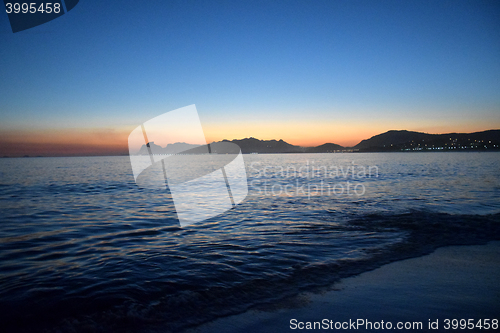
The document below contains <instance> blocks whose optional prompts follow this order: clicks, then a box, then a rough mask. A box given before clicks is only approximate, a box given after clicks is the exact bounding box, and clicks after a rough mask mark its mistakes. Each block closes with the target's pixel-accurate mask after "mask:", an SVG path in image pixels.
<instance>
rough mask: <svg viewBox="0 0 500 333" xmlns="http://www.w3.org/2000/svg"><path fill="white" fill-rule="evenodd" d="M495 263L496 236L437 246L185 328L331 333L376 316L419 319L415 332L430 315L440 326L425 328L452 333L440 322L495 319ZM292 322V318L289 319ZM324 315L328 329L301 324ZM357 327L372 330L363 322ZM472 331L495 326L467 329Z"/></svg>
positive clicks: (499, 302)
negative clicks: (319, 290)
mask: <svg viewBox="0 0 500 333" xmlns="http://www.w3.org/2000/svg"><path fill="white" fill-rule="evenodd" d="M499 262H500V241H491V242H489V243H488V244H487V245H458V246H447V247H441V248H438V249H437V250H435V251H434V252H433V253H431V254H428V255H424V256H421V257H417V258H411V259H404V260H401V261H396V262H392V263H389V264H386V265H384V266H382V267H379V268H376V269H374V270H372V271H368V272H365V273H362V274H360V275H357V276H353V277H349V278H345V279H342V280H341V281H340V282H338V283H335V284H333V285H332V286H331V287H330V289H329V290H327V291H324V292H322V293H312V292H305V293H301V294H299V295H298V296H296V297H294V298H292V299H287V300H284V301H281V302H279V303H275V304H269V305H267V306H262V307H259V308H256V309H251V310H249V311H246V312H244V313H242V314H238V315H233V316H229V317H223V318H219V319H216V320H214V321H212V322H208V323H205V324H202V325H200V326H197V327H194V328H191V329H189V330H187V332H190V333H210V332H272V333H275V332H283V331H292V332H294V331H311V330H313V331H322V330H325V331H332V330H335V329H334V326H332V325H334V323H337V322H339V323H343V322H349V320H351V321H356V320H358V319H361V320H364V321H365V324H366V322H371V323H372V324H373V323H380V322H381V321H382V320H383V321H384V323H386V324H387V322H391V325H392V324H393V325H396V323H398V322H402V323H406V322H412V323H413V322H421V323H422V329H418V330H420V331H427V330H429V328H428V326H429V320H430V321H431V322H432V323H435V322H436V320H437V327H438V329H432V330H431V331H433V332H441V331H450V329H445V325H446V323H445V319H450V320H451V319H458V320H460V319H466V320H468V319H473V322H474V323H475V324H477V323H478V321H479V319H482V320H484V319H490V321H491V319H500V285H498V283H497V281H499V280H500V265H498V263H499ZM291 319H296V321H294V322H293V323H291ZM324 319H327V320H328V322H329V323H330V324H329V325H330V327H328V328H327V329H321V326H320V325H319V324H318V325H317V327H316V328H317V329H306V327H307V323H308V322H309V323H311V324H310V325H314V322H320V323H322V321H323V320H324ZM299 323H303V324H302V325H304V329H300V328H299V326H301V325H300V324H299ZM450 324H451V323H449V324H448V325H450ZM375 325H376V324H375ZM291 327H292V328H293V327H295V329H292V328H291ZM325 327H327V325H324V326H323V328H325ZM393 329H395V327H393ZM357 330H358V331H372V330H373V331H375V329H374V328H372V329H369V327H368V329H367V327H366V326H361V327H359V328H358V329H357ZM414 330H417V329H414ZM475 330H480V331H486V332H488V331H494V330H493V329H488V330H485V329H476V328H475V329H467V331H469V332H472V331H475ZM403 331H405V329H403ZM406 331H412V330H411V329H406Z"/></svg>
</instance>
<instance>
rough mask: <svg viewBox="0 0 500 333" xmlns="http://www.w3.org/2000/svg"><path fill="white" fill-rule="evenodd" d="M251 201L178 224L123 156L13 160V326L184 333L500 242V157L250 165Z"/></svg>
mask: <svg viewBox="0 0 500 333" xmlns="http://www.w3.org/2000/svg"><path fill="white" fill-rule="evenodd" d="M244 160H245V166H246V170H247V177H248V186H249V193H248V196H247V198H246V199H245V200H244V201H243V202H242V203H241V204H239V205H236V206H235V207H234V208H232V209H230V210H228V211H227V212H225V213H223V214H222V215H219V216H216V217H213V218H210V219H208V220H205V221H203V222H199V223H195V224H192V225H189V226H186V227H180V225H179V223H178V220H177V215H176V212H175V208H174V204H173V201H172V199H171V197H170V196H169V194H168V193H167V191H165V190H163V189H142V188H139V187H138V186H137V185H136V184H135V182H134V177H133V175H132V171H131V166H130V160H129V158H128V157H127V156H120V157H117V156H115V157H39V158H3V159H0V322H1V323H2V326H3V329H5V330H6V331H21V332H41V331H44V332H45V331H48V332H59V331H64V332H72V331H90V332H110V331H127V332H168V331H171V332H179V331H182V330H183V329H186V328H188V327H193V326H196V325H199V324H202V323H204V322H207V321H210V320H213V319H215V318H218V317H222V316H227V315H230V314H236V313H241V312H243V311H245V310H248V309H250V308H253V307H256V306H259V305H265V304H268V303H271V302H274V301H277V300H281V299H283V298H285V297H288V296H293V295H296V294H297V293H299V292H302V291H315V290H321V288H324V287H327V286H329V285H331V284H332V283H334V282H336V281H339V280H340V279H342V278H345V277H348V276H352V275H356V274H359V273H362V272H365V271H368V270H372V269H374V268H376V267H379V266H381V265H383V264H385V263H389V262H392V261H395V260H400V259H404V258H411V257H416V256H420V255H423V254H426V253H430V252H432V251H433V250H434V249H436V248H438V247H440V246H446V245H458V244H484V243H486V242H487V241H489V240H499V239H500V172H499V165H500V153H494V152H492V153H489V152H467V153H460V152H445V153H443V152H428V153H427V152H419V153H346V154H260V155H259V154H251V155H244Z"/></svg>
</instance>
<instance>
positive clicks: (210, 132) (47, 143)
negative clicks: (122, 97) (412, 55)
mask: <svg viewBox="0 0 500 333" xmlns="http://www.w3.org/2000/svg"><path fill="white" fill-rule="evenodd" d="M490 125H497V127H496V128H499V127H500V126H498V124H490ZM496 128H495V127H489V128H487V127H485V126H484V124H480V123H477V124H463V125H461V126H452V125H446V124H439V123H436V124H431V123H425V122H421V123H418V124H417V123H415V122H414V123H413V126H404V124H401V123H396V122H394V123H388V122H387V121H385V122H382V121H379V122H376V121H373V122H371V123H369V122H368V121H367V122H364V123H359V122H342V123H341V124H340V123H333V122H323V123H321V122H298V121H289V122H274V123H272V122H268V123H265V124H263V123H252V122H247V123H244V124H242V123H219V124H206V125H204V126H203V131H204V134H205V138H206V141H207V143H210V142H214V141H221V140H223V139H227V140H233V139H244V138H250V137H254V138H256V139H259V140H273V139H274V140H280V139H282V140H284V141H285V142H288V143H290V144H293V145H297V146H303V147H314V146H319V145H322V144H324V143H335V144H339V145H341V146H344V147H352V146H355V145H356V144H358V143H359V142H360V141H362V140H365V139H369V138H371V137H372V136H374V135H378V134H381V133H384V132H387V131H389V130H403V129H406V130H409V131H416V132H425V133H430V134H443V133H452V132H459V133H472V132H480V131H485V130H488V129H496ZM133 129H134V127H124V128H119V129H106V128H75V129H50V130H26V129H24V130H12V129H10V130H2V131H0V157H1V156H25V155H29V156H83V155H87V156H88V155H127V154H128V136H129V134H130V133H131V132H132V130H133Z"/></svg>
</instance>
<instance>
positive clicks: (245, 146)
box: [222, 138, 304, 154]
mask: <svg viewBox="0 0 500 333" xmlns="http://www.w3.org/2000/svg"><path fill="white" fill-rule="evenodd" d="M222 141H223V142H224V141H228V140H222ZM230 142H233V143H235V144H237V145H238V146H240V148H241V152H242V153H243V154H251V153H259V154H266V153H267V154H269V153H271V154H272V153H303V152H304V148H303V147H299V146H294V145H291V144H289V143H287V142H285V141H283V140H279V141H276V140H258V139H256V138H247V139H241V140H232V141H230Z"/></svg>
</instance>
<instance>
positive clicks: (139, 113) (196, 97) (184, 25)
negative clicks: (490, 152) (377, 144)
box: [0, 0, 500, 146]
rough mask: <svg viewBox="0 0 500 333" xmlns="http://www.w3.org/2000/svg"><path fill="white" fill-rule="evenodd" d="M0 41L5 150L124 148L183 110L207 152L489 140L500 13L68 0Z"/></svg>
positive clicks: (4, 21)
mask: <svg viewBox="0 0 500 333" xmlns="http://www.w3.org/2000/svg"><path fill="white" fill-rule="evenodd" d="M0 39H1V44H0V45H1V47H0V116H1V125H0V140H3V141H4V142H8V140H14V139H15V140H22V139H23V138H26V140H27V141H29V140H35V139H36V138H41V137H43V136H44V135H45V140H46V141H47V142H48V141H51V140H52V141H57V140H63V139H62V137H66V138H67V137H68V135H69V133H77V132H78V133H80V134H79V135H80V136H78V139H75V140H77V141H78V140H86V138H87V136H93V137H94V139H91V138H89V140H90V141H92V140H94V141H95V136H96V135H97V136H99V135H101V136H102V138H103V140H118V141H119V142H122V143H123V145H125V146H126V139H127V135H128V133H129V132H130V131H131V130H132V129H133V128H135V127H136V126H137V125H139V124H140V123H142V122H144V121H146V120H148V119H150V118H152V117H155V116H157V115H159V114H161V113H164V112H166V111H170V110H173V109H177V108H180V107H183V106H186V105H190V104H196V106H197V108H198V112H199V115H200V119H201V121H202V125H203V128H204V131H205V135H206V137H207V139H208V140H209V141H211V140H220V139H223V138H226V139H239V138H244V137H249V136H254V137H257V138H260V139H271V138H276V139H280V138H281V139H284V140H285V141H288V142H291V143H294V144H302V145H316V144H321V143H324V142H334V143H339V144H344V145H349V144H352V145H353V144H356V143H357V142H359V141H360V140H361V139H365V138H367V137H369V136H371V135H375V134H378V133H380V132H384V131H387V130H390V129H409V130H418V131H425V132H429V133H443V132H451V131H461V132H472V131H480V130H486V129H492V128H500V93H499V92H500V3H499V2H498V1H422V0H419V1H335V0H331V1H147V2H139V1H129V0H122V1H97V0H96V1H94V0H81V1H80V3H79V4H78V5H77V6H76V7H75V8H74V9H73V10H72V11H70V12H68V13H67V14H66V15H63V16H62V17H60V18H58V19H56V20H53V21H51V22H48V23H46V24H43V25H41V26H38V27H35V28H32V29H29V30H25V31H22V32H18V33H15V34H14V33H12V31H11V29H10V26H9V22H8V18H7V15H6V14H4V15H0ZM54 133H62V134H61V136H57V135H56V134H54ZM96 133H97V134H96ZM110 133H111V134H110ZM51 135H52V137H51ZM107 135H108V136H107ZM30 138H31V139H30ZM68 140H69V139H68ZM42 141H43V140H42Z"/></svg>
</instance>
